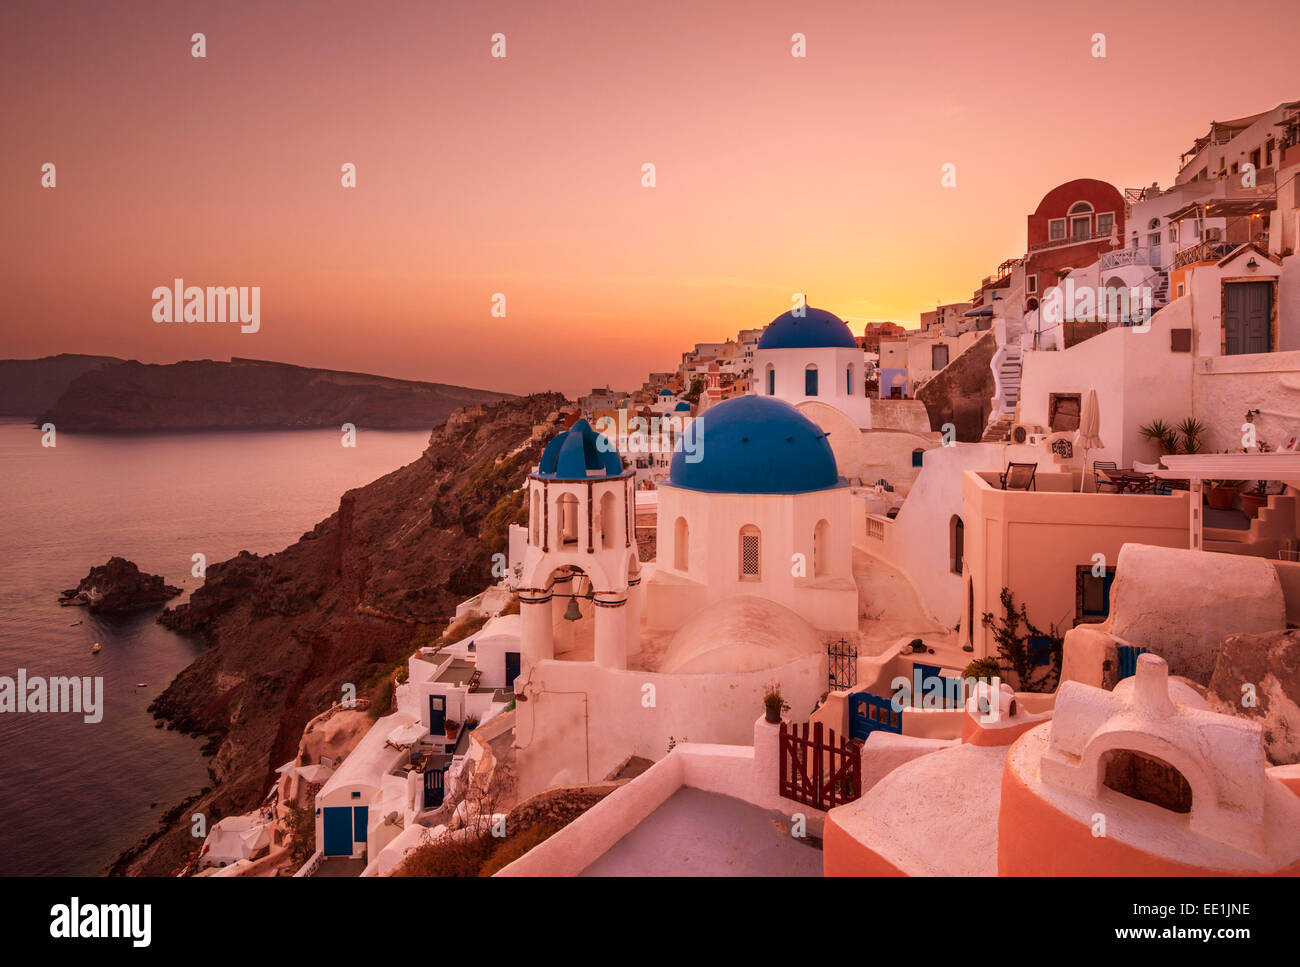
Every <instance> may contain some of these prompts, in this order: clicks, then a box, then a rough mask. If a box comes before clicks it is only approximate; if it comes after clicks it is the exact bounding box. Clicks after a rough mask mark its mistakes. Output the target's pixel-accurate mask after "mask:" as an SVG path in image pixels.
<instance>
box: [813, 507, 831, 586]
mask: <svg viewBox="0 0 1300 967" xmlns="http://www.w3.org/2000/svg"><path fill="white" fill-rule="evenodd" d="M830 573H831V525H830V524H828V523H827V522H826V521H824V520H819V521H818V522H817V526H816V527H814V528H813V575H814V576H815V577H819V578H822V577H826V576H827V575H828V574H830Z"/></svg>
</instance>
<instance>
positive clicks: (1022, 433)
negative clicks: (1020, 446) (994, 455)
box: [1011, 423, 1047, 443]
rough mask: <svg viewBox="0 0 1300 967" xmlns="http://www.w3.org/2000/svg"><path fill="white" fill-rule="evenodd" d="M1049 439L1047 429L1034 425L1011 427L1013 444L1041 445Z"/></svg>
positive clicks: (1016, 424)
mask: <svg viewBox="0 0 1300 967" xmlns="http://www.w3.org/2000/svg"><path fill="white" fill-rule="evenodd" d="M1046 439H1047V428H1046V427H1041V426H1036V425H1035V424H1033V423H1015V424H1013V425H1012V427H1011V442H1012V443H1041V442H1042V441H1043V440H1046Z"/></svg>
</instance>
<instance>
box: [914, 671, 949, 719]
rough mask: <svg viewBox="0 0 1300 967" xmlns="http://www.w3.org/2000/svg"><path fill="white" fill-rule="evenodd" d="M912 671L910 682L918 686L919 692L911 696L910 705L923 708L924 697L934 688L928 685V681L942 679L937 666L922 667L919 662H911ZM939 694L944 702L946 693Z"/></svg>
mask: <svg viewBox="0 0 1300 967" xmlns="http://www.w3.org/2000/svg"><path fill="white" fill-rule="evenodd" d="M912 670H913V672H912V682H913V684H914V685H919V686H920V689H919V691H917V692H916V693H915V694H914V695H913V696H912V705H913V706H914V707H916V708H924V705H923V703H924V701H925V696H926V695H927V694H929V692H930V689H932V688H934V686H933V685H931V684H930V679H932V678H941V677H942V676H941V675H940V674H939V666H938V665H923V664H921V663H920V662H919V661H915V662H912ZM940 684H943V683H940ZM940 694H942V695H943V696H944V699H945V700H946V699H947V697H948V693H947V692H946V691H944V692H942V693H940Z"/></svg>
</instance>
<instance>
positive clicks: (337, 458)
mask: <svg viewBox="0 0 1300 967" xmlns="http://www.w3.org/2000/svg"><path fill="white" fill-rule="evenodd" d="M43 439H44V437H43V435H42V433H41V431H40V430H39V429H38V428H36V427H34V426H32V425H31V424H29V423H22V422H16V421H9V422H3V421H0V676H7V677H9V678H11V679H15V680H16V679H17V676H18V671H19V669H25V671H26V674H27V676H28V678H29V679H30V678H32V677H34V676H44V677H49V676H78V677H80V676H90V677H92V678H102V680H103V710H102V719H101V720H100V721H98V722H87V721H85V716H83V715H79V714H75V713H67V714H55V713H51V712H44V713H41V712H18V711H11V712H0V875H6V876H8V875H29V876H30V875H57V874H65V875H85V876H96V875H101V874H103V873H104V872H105V871H106V869H107V867H108V866H109V865H110V864H111V863H112V862H113V861H114V860H115V859H116V858H117V857H118V856H119V855H120V854H121V853H122V852H123V851H124V850H126V849H129V848H130V847H131V846H133V845H135V844H136V843H137V842H139V841H140V840H141V839H143V838H144V837H145V836H146V835H148V834H149V833H151V832H153V831H154V830H156V829H157V828H158V823H159V820H160V819H161V817H162V815H163V813H165V812H166V811H167V810H168V809H169V808H170V807H172V806H173V805H175V804H176V803H177V802H179V801H180V800H182V799H184V798H186V797H187V796H190V795H192V794H194V793H196V792H198V791H199V790H201V789H202V788H204V787H205V786H208V785H210V784H211V782H210V779H209V777H208V772H207V764H206V763H207V760H206V759H205V758H204V757H203V756H202V754H201V753H200V746H201V744H202V743H201V741H200V740H199V739H195V738H189V737H186V736H182V735H179V734H177V733H176V732H174V731H172V730H170V729H166V728H157V727H156V725H157V723H156V722H155V720H154V719H153V717H152V716H151V715H149V714H148V712H147V711H146V709H147V708H148V706H149V703H150V702H151V701H153V699H154V698H155V697H157V696H158V695H159V693H161V692H162V691H163V689H165V688H166V687H167V685H168V683H170V682H171V680H172V679H173V678H174V677H175V676H176V674H177V673H178V672H180V671H181V669H183V668H184V667H185V666H186V665H188V664H189V663H190V662H191V661H193V660H194V658H195V657H196V656H197V655H199V654H200V653H201V652H202V650H203V645H202V644H200V643H199V642H197V641H193V640H190V639H188V638H185V637H183V636H181V635H177V634H175V633H173V632H171V631H168V630H167V629H165V628H163V627H162V626H161V625H159V624H157V623H156V621H155V620H154V619H155V618H156V617H157V614H158V611H159V610H160V609H159V608H151V609H149V610H148V611H143V612H139V613H137V614H135V615H132V616H130V617H124V618H110V617H102V616H97V615H92V614H89V613H88V612H87V611H86V610H85V609H84V608H79V607H62V606H60V605H59V603H58V599H59V592H60V591H62V590H63V589H64V588H71V587H75V586H76V585H77V583H78V582H79V581H80V580H81V579H82V578H83V577H85V576H86V573H87V572H88V571H89V570H90V568H91V567H92V566H94V565H98V564H103V563H104V562H106V561H107V560H108V559H109V558H110V557H112V556H114V555H117V556H121V557H125V558H127V559H128V560H131V561H134V562H135V563H136V564H138V565H139V566H140V568H141V569H142V570H144V571H147V572H149V573H151V574H161V575H162V576H163V577H164V578H165V579H166V581H167V583H168V584H174V585H176V586H178V587H180V588H181V589H182V590H183V591H184V592H185V594H184V596H182V597H179V598H174V599H172V601H170V602H169V604H173V605H174V604H177V603H179V602H182V601H184V600H186V598H187V597H188V595H189V594H190V593H191V592H192V591H193V590H194V589H195V588H196V587H198V586H199V585H200V584H201V583H202V580H201V579H200V578H198V577H195V576H194V574H193V569H194V566H195V565H194V555H196V554H202V555H204V557H205V559H206V562H207V563H208V564H213V563H216V562H218V561H223V560H225V559H227V558H229V557H232V556H234V555H235V554H237V553H239V552H240V551H241V550H247V551H251V552H253V553H255V554H267V553H271V552H273V551H278V550H280V549H282V548H284V547H287V546H288V545H290V544H292V543H294V542H295V541H296V540H297V539H298V538H299V537H301V536H302V535H303V534H304V533H306V532H307V531H309V530H311V529H312V527H314V526H315V525H316V523H317V522H318V521H320V520H323V519H324V518H325V517H328V516H329V515H330V514H332V513H333V512H334V511H335V510H336V509H337V508H338V502H339V497H340V496H341V495H342V494H343V492H344V491H345V490H348V489H349V488H352V487H357V486H360V485H362V484H366V483H369V482H370V481H372V480H375V479H376V478H378V477H381V476H383V475H384V474H386V473H389V472H391V471H393V470H396V469H397V468H398V467H401V466H403V465H404V464H407V463H410V462H411V461H412V460H414V459H416V458H417V457H418V456H419V455H420V454H421V453H422V452H423V450H424V449H425V447H426V446H427V445H428V440H429V433H428V431H427V430H420V431H390V430H366V429H360V430H358V431H357V433H356V439H355V446H354V447H345V446H344V445H343V442H342V441H343V437H342V434H341V433H339V432H338V431H334V430H285V431H255V432H251V431H250V432H239V431H232V432H203V433H137V434H73V433H58V434H57V436H56V437H55V438H54V443H55V445H54V446H52V447H47V446H43V445H42V441H43ZM96 643H98V644H99V645H100V650H99V651H98V653H95V652H93V651H92V648H93V646H94V645H95V644H96Z"/></svg>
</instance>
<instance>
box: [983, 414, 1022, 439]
mask: <svg viewBox="0 0 1300 967" xmlns="http://www.w3.org/2000/svg"><path fill="white" fill-rule="evenodd" d="M1015 419H1016V418H1015V414H1014V413H1002V414H997V413H995V414H994V418H993V419H991V420H989V425H988V426H986V427H985V428H984V435H983V436H982V437H980V443H1006V442H1007V440H1008V439H1010V436H1011V424H1012V423H1014V422H1015Z"/></svg>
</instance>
